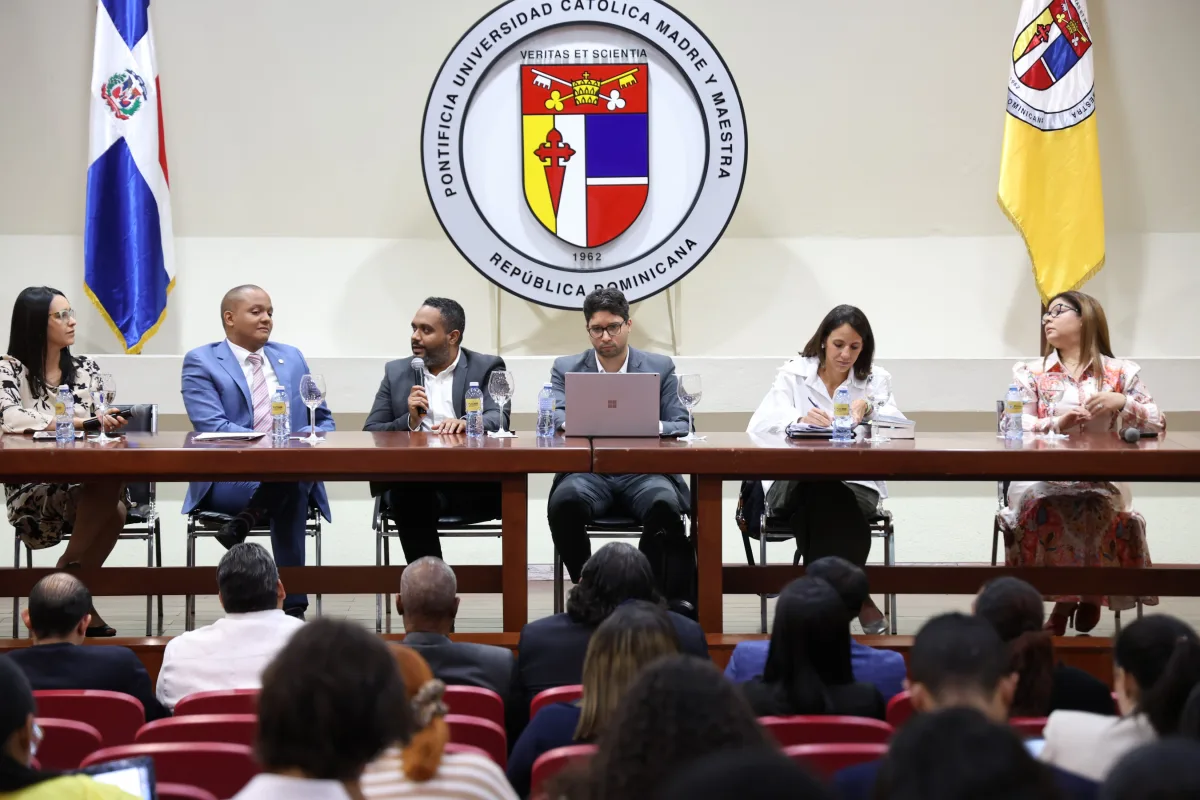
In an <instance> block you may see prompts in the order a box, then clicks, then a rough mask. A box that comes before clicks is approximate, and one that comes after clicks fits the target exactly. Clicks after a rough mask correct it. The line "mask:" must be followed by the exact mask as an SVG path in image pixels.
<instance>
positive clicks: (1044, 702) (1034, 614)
mask: <svg viewBox="0 0 1200 800" xmlns="http://www.w3.org/2000/svg"><path fill="white" fill-rule="evenodd" d="M975 616H977V617H980V618H982V619H985V620H987V621H988V622H989V623H991V625H992V627H993V628H995V629H996V632H997V633H999V634H1000V638H1001V639H1003V640H1004V641H1005V642H1007V643H1008V648H1009V655H1010V661H1009V669H1010V670H1011V671H1012V672H1016V673H1018V674H1019V675H1020V681H1019V683H1018V684H1017V690H1016V692H1015V694H1014V695H1013V703H1012V714H1013V716H1015V717H1044V716H1046V715H1047V714H1049V713H1050V711H1051V708H1050V697H1051V694H1052V693H1053V690H1054V663H1055V658H1054V638H1053V634H1052V633H1051V632H1050V631H1046V630H1042V622H1043V620H1044V617H1045V609H1044V607H1043V604H1042V595H1041V593H1040V592H1038V590H1037V589H1035V588H1033V586H1032V585H1030V584H1028V583H1026V582H1025V581H1023V580H1020V579H1018V578H1013V577H1010V576H1007V575H1006V576H1004V577H1002V578H997V579H996V580H994V581H990V582H989V583H987V584H986V585H985V586H984V587H983V589H982V591H980V593H979V596H978V597H976V598H975Z"/></svg>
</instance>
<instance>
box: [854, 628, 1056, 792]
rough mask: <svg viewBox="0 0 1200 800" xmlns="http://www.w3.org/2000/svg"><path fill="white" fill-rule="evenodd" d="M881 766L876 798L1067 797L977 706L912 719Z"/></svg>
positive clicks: (1010, 732) (1009, 733) (1004, 727)
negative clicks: (975, 707)
mask: <svg viewBox="0 0 1200 800" xmlns="http://www.w3.org/2000/svg"><path fill="white" fill-rule="evenodd" d="M997 641H999V640H997ZM1001 652H1003V647H1001ZM997 663H999V662H997ZM882 764H883V765H882V767H881V768H880V770H879V782H878V784H877V785H876V786H875V794H874V795H873V796H874V797H875V798H876V800H1059V798H1061V797H1063V794H1062V793H1061V792H1060V791H1059V787H1057V786H1056V785H1055V780H1054V776H1053V774H1052V773H1051V772H1050V770H1048V769H1047V768H1046V766H1045V765H1044V764H1039V763H1038V761H1037V759H1035V758H1034V757H1033V756H1032V755H1030V753H1029V750H1028V749H1026V747H1025V745H1024V744H1023V743H1022V742H1021V739H1020V737H1019V736H1018V735H1017V734H1016V732H1015V731H1013V730H1012V728H1010V727H1008V726H1007V725H1005V724H1004V723H1003V722H998V721H996V720H994V719H988V717H987V716H985V715H984V714H981V713H980V712H979V711H977V710H976V709H973V708H947V709H943V710H941V711H934V712H931V713H928V714H919V715H917V716H915V717H913V718H912V719H911V720H909V721H908V723H906V724H905V725H904V727H902V728H901V729H900V730H899V731H898V732H897V733H896V736H895V738H894V739H892V743H891V745H890V747H889V749H888V754H887V757H886V758H885V759H884V760H883V762H882ZM848 796H849V795H843V797H848Z"/></svg>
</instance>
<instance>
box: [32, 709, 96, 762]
mask: <svg viewBox="0 0 1200 800" xmlns="http://www.w3.org/2000/svg"><path fill="white" fill-rule="evenodd" d="M37 724H38V726H39V727H40V728H41V729H42V733H43V734H44V737H43V739H42V743H41V744H40V745H39V746H38V760H39V762H40V763H41V764H42V765H43V768H44V769H48V770H58V771H62V770H68V769H76V768H78V766H79V762H80V761H83V760H84V759H85V758H87V757H88V756H90V755H91V754H92V753H94V752H96V751H97V750H99V749H100V748H101V747H104V737H102V736H101V735H100V731H98V730H96V728H95V726H94V725H89V724H87V723H86V722H78V721H76V720H73V719H56V718H54V717H38V718H37Z"/></svg>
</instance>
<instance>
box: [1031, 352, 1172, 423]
mask: <svg viewBox="0 0 1200 800" xmlns="http://www.w3.org/2000/svg"><path fill="white" fill-rule="evenodd" d="M1100 359H1101V361H1103V370H1102V371H1101V374H1099V375H1097V374H1096V369H1095V367H1094V366H1089V367H1088V368H1087V369H1086V370H1085V371H1084V373H1083V374H1082V375H1081V376H1080V377H1079V380H1078V381H1076V380H1075V379H1074V378H1072V377H1071V375H1070V373H1069V372H1067V370H1066V369H1064V368H1063V365H1062V362H1060V361H1059V360H1058V353H1057V352H1053V353H1051V354H1050V355H1048V356H1046V357H1045V358H1043V359H1038V360H1037V361H1030V362H1027V363H1018V364H1017V365H1016V366H1014V367H1013V380H1014V382H1015V383H1016V384H1017V386H1018V387H1019V388H1020V390H1021V397H1022V398H1023V399H1024V401H1025V414H1024V416H1023V417H1022V423H1023V425H1024V428H1025V430H1027V431H1033V432H1034V433H1045V432H1047V431H1048V430H1050V429H1051V428H1052V427H1053V426H1055V425H1056V424H1057V420H1058V417H1059V416H1061V415H1062V413H1063V412H1064V411H1068V410H1070V409H1072V408H1077V407H1079V406H1081V405H1083V404H1084V403H1086V402H1087V400H1088V398H1089V397H1091V396H1092V395H1094V394H1099V393H1100V392H1116V393H1117V394H1123V395H1125V407H1124V408H1123V409H1122V410H1121V411H1118V412H1116V413H1113V414H1109V415H1108V418H1107V419H1103V418H1095V419H1092V420H1091V421H1090V422H1088V423H1086V424H1085V425H1084V426H1083V430H1085V431H1119V430H1121V429H1122V428H1138V429H1139V430H1142V431H1146V432H1148V433H1162V432H1163V431H1165V430H1166V428H1167V419H1166V416H1165V415H1164V414H1163V413H1162V412H1161V411H1159V409H1158V406H1157V405H1156V404H1155V402H1154V398H1152V397H1151V396H1150V392H1149V391H1147V389H1146V387H1145V385H1144V384H1143V383H1142V379H1141V378H1140V377H1138V373H1139V372H1140V371H1141V367H1139V366H1138V365H1137V364H1136V363H1134V362H1132V361H1129V360H1127V359H1122V358H1109V357H1108V356H1101V357H1100ZM1050 372H1056V373H1059V374H1060V375H1061V376H1062V382H1063V396H1062V399H1061V400H1059V401H1058V402H1057V403H1055V406H1054V411H1055V415H1056V416H1054V417H1051V416H1050V404H1049V403H1048V402H1047V401H1046V400H1045V398H1044V397H1042V392H1041V387H1042V386H1043V385H1044V378H1043V376H1044V375H1046V374H1047V373H1050Z"/></svg>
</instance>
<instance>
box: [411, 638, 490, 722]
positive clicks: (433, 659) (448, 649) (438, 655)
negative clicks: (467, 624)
mask: <svg viewBox="0 0 1200 800" xmlns="http://www.w3.org/2000/svg"><path fill="white" fill-rule="evenodd" d="M404 645H405V646H406V647H411V648H412V649H414V650H416V651H417V652H418V653H420V654H421V656H422V657H423V658H424V659H425V661H426V662H428V664H429V668H430V669H431V670H433V676H434V677H435V678H437V679H438V680H440V681H441V682H442V683H445V684H447V685H450V686H479V687H482V688H484V689H491V690H492V691H493V692H495V693H496V694H498V695H500V697H501V699H502V700H504V704H505V705H506V706H507V705H508V697H509V689H510V688H511V686H512V672H513V654H512V651H511V650H509V649H508V648H507V647H496V646H495V645H490V644H475V643H473V642H453V641H450V638H449V637H447V636H442V635H441V634H438V633H415V632H414V633H410V634H408V635H407V636H405V637H404Z"/></svg>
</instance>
